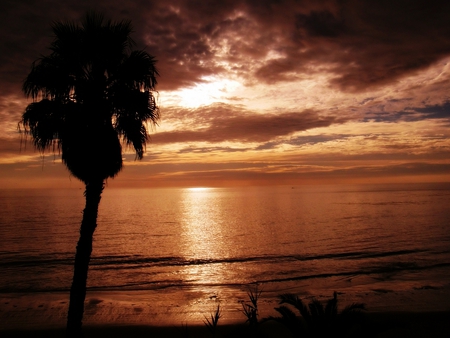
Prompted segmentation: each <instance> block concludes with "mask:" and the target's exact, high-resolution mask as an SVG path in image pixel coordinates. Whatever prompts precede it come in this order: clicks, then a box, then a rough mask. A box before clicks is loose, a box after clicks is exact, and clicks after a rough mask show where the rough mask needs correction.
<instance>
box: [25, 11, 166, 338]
mask: <svg viewBox="0 0 450 338" xmlns="http://www.w3.org/2000/svg"><path fill="white" fill-rule="evenodd" d="M52 29H53V33H54V40H53V42H52V43H51V46H50V50H51V53H50V54H49V55H48V56H43V57H41V58H39V59H37V60H36V61H35V62H34V63H33V65H32V69H31V72H30V73H29V75H28V76H27V78H26V79H25V81H24V84H23V88H22V89H23V91H24V93H25V95H26V96H27V97H31V98H32V100H33V102H32V103H31V104H29V105H28V106H27V107H26V109H25V112H24V113H23V115H22V119H21V121H20V122H19V130H20V131H21V132H23V133H25V134H27V135H30V136H31V138H32V141H33V143H34V146H35V147H36V148H37V149H38V150H40V151H41V152H44V151H45V150H48V149H53V151H55V150H56V149H58V151H60V152H61V157H62V160H63V162H64V164H65V165H66V166H67V168H68V169H69V171H70V172H71V173H72V174H73V175H74V176H75V177H77V178H78V179H80V180H81V181H82V182H83V183H84V184H85V186H86V190H85V192H84V195H85V197H86V205H85V208H84V211H83V219H82V222H81V228H80V239H79V241H78V244H77V248H76V255H75V263H74V275H73V281H72V286H71V290H70V305H69V312H68V318H67V334H68V336H80V335H81V326H82V318H83V312H84V299H85V297H86V282H87V273H88V267H89V261H90V257H91V252H92V236H93V233H94V231H95V228H96V226H97V224H96V222H97V214H98V206H99V203H100V198H101V193H102V191H103V188H104V184H105V180H106V179H108V178H110V177H114V176H116V175H117V174H118V173H119V171H120V170H121V169H122V142H123V143H124V144H125V145H127V146H133V147H134V150H135V152H136V158H137V159H142V157H143V155H144V150H145V145H146V142H147V139H148V133H147V126H148V123H150V124H151V125H154V124H157V122H158V120H159V109H158V107H157V104H156V101H155V97H154V95H153V94H154V92H155V86H156V83H157V81H156V76H157V75H158V72H157V70H156V68H155V62H156V61H155V59H154V58H153V56H151V55H149V54H148V53H147V52H145V51H142V50H132V49H133V47H134V46H135V43H134V41H133V40H132V39H131V37H130V34H131V32H132V27H131V23H130V21H119V22H113V21H111V20H105V18H104V16H103V15H102V14H99V13H95V12H90V13H87V14H86V15H85V16H84V17H83V19H82V20H81V24H78V23H76V22H69V21H66V22H54V23H53V24H52ZM22 128H23V129H22ZM121 141H122V142H121Z"/></svg>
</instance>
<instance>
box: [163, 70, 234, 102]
mask: <svg viewBox="0 0 450 338" xmlns="http://www.w3.org/2000/svg"><path fill="white" fill-rule="evenodd" d="M203 80H204V81H205V82H202V83H198V84H196V85H195V86H192V87H188V88H184V89H181V90H178V91H176V92H172V95H171V96H172V99H173V100H175V101H178V102H177V103H178V105H180V106H183V107H186V108H196V107H200V106H207V105H210V104H212V103H215V102H224V101H227V98H228V97H230V96H232V93H233V92H235V91H236V89H237V88H238V87H239V86H240V83H239V82H237V81H233V80H228V79H221V78H216V77H212V76H210V77H204V78H203Z"/></svg>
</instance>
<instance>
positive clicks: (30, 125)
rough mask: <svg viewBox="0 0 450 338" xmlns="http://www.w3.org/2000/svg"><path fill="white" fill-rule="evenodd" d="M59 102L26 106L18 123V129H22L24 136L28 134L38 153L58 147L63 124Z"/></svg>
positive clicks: (61, 107)
mask: <svg viewBox="0 0 450 338" xmlns="http://www.w3.org/2000/svg"><path fill="white" fill-rule="evenodd" d="M64 110H65V107H63V106H62V105H61V104H60V103H59V102H55V101H50V100H47V99H45V100H42V101H39V102H34V103H31V104H30V105H28V107H27V108H26V109H25V112H24V113H23V115H22V120H21V121H20V122H19V128H20V126H22V127H23V128H24V133H25V134H28V133H29V134H30V135H31V137H32V139H33V144H34V146H35V147H36V148H37V149H38V150H39V151H42V152H43V151H45V150H46V149H48V148H50V147H52V146H55V145H56V146H57V147H58V148H59V146H60V137H61V135H60V133H61V129H62V125H63V123H64V114H61V111H64Z"/></svg>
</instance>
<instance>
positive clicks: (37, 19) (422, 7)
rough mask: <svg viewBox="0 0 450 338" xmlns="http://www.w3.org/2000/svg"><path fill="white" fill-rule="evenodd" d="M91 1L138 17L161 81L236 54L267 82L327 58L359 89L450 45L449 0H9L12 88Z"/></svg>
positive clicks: (310, 69) (4, 13)
mask: <svg viewBox="0 0 450 338" xmlns="http://www.w3.org/2000/svg"><path fill="white" fill-rule="evenodd" d="M89 9H95V10H99V11H103V12H105V13H106V15H107V16H109V17H112V18H114V19H131V20H132V22H133V24H134V27H135V33H134V38H135V40H136V41H137V42H138V47H140V48H146V50H147V51H148V52H150V53H151V54H154V55H155V56H156V58H157V59H158V60H159V63H158V66H159V68H160V72H161V75H162V76H161V79H160V87H159V88H160V89H161V90H163V89H176V88H179V87H182V86H187V85H190V84H192V83H194V82H198V81H200V80H201V79H202V77H204V76H208V75H211V74H218V73H220V72H222V71H225V69H224V68H223V64H222V63H221V61H227V62H228V64H229V66H228V67H230V68H229V69H227V71H235V72H236V73H238V74H239V75H242V76H243V77H244V78H247V79H248V80H249V81H250V80H251V78H250V77H251V76H255V77H256V79H257V80H258V81H263V82H266V83H276V82H279V81H289V80H293V79H296V78H298V77H299V76H300V77H301V76H302V73H314V72H315V71H317V70H318V69H321V70H323V67H326V68H327V69H328V71H330V72H332V73H334V74H335V77H334V79H333V80H332V83H331V85H335V86H337V87H339V88H341V89H342V90H353V91H356V90H364V89H365V88H367V87H371V86H375V85H381V84H385V83H389V82H392V81H394V80H395V79H398V78H399V77H401V76H403V75H406V74H409V73H411V72H414V71H416V70H419V69H423V68H425V67H428V66H429V65H431V64H433V63H434V62H436V61H437V60H439V59H441V58H443V57H444V56H448V55H450V25H449V24H448V22H449V18H450V14H449V13H450V2H448V1H424V0H419V1H408V0H399V1H387V0H381V1H368V0H367V1H360V0H358V1H356V0H346V1H294V0H278V1H255V0H254V1H250V0H248V1H238V0H233V1H231V0H228V1H193V0H191V1H181V0H164V1H162V0H161V1H144V0H134V1H127V2H118V1H107V0H98V1H95V3H93V2H92V1H88V0H77V1H65V2H58V1H54V0H53V1H52V0H44V1H37V0H26V1H2V3H1V5H0V13H1V14H0V15H1V16H0V32H1V33H0V37H1V40H0V41H1V50H2V53H1V55H0V72H1V75H2V81H1V83H0V86H2V87H1V89H2V92H3V93H5V91H6V92H12V91H14V92H17V91H18V90H20V83H21V81H22V80H23V78H24V77H25V76H26V74H27V72H28V70H29V67H30V64H31V62H32V61H33V60H34V59H36V58H37V57H39V55H40V54H43V53H44V54H45V53H47V49H46V47H47V46H48V45H49V42H50V41H51V32H50V29H49V25H50V23H51V22H52V21H55V20H64V19H70V20H76V19H79V18H80V17H81V16H82V15H83V14H84V12H85V11H86V10H89ZM270 52H276V53H277V56H276V57H275V58H271V59H268V60H267V56H268V55H269V53H270Z"/></svg>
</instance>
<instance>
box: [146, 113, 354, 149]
mask: <svg viewBox="0 0 450 338" xmlns="http://www.w3.org/2000/svg"><path fill="white" fill-rule="evenodd" d="M174 114H176V112H175V111H172V112H171V113H170V116H169V119H170V118H172V115H174ZM183 114H189V115H190V114H195V116H196V122H195V123H197V124H200V126H201V128H198V129H194V127H195V125H194V126H189V125H187V127H186V128H185V129H186V130H176V131H168V132H160V133H156V134H155V135H154V136H153V137H152V142H154V143H156V144H158V143H172V142H195V141H197V142H198V141H203V142H213V143H214V142H224V141H239V142H267V141H270V140H272V139H274V138H276V137H279V136H286V135H289V134H291V133H294V132H297V131H304V130H308V129H312V128H319V127H327V126H330V125H332V124H335V123H344V122H346V121H347V120H348V119H346V118H345V117H336V116H329V115H321V114H319V113H318V112H316V111H314V110H303V111H299V112H286V113H277V114H274V113H272V114H269V113H266V114H259V113H255V112H249V111H246V110H243V109H239V108H235V107H232V106H228V105H225V104H218V105H212V106H208V107H203V108H199V109H197V110H190V111H188V112H187V111H186V110H180V114H179V115H178V116H177V118H179V119H181V120H183V119H184V118H183ZM189 127H191V128H189Z"/></svg>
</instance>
